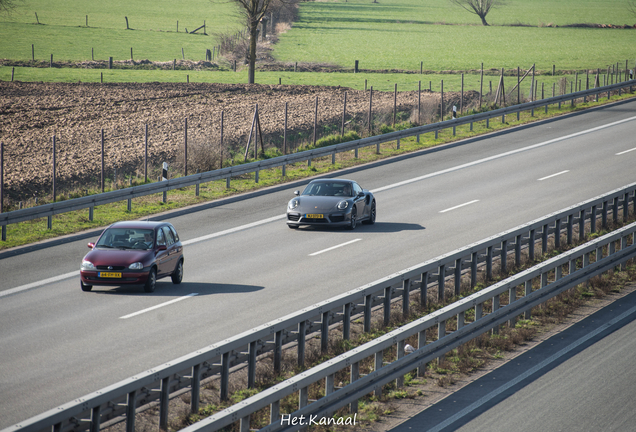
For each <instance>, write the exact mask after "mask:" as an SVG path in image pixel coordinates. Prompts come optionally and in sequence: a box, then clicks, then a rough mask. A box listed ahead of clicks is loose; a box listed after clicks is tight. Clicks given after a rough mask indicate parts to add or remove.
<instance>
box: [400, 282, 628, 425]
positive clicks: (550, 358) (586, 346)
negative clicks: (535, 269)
mask: <svg viewBox="0 0 636 432" xmlns="http://www.w3.org/2000/svg"><path fill="white" fill-rule="evenodd" d="M634 319H636V293H632V294H630V295H628V296H626V297H624V298H623V299H621V300H618V301H616V302H614V303H612V304H611V305H609V306H607V307H605V308H603V309H602V310H600V311H598V312H596V313H595V314H593V315H591V316H589V317H587V318H586V319H584V320H582V321H580V322H579V323H577V324H575V325H573V326H572V327H570V328H568V329H567V330H565V331H563V332H561V333H559V334H557V335H555V336H553V337H551V338H549V339H547V340H546V341H544V342H542V343H541V344H539V345H537V346H536V347H534V348H533V349H531V350H529V351H527V352H525V353H524V354H521V355H520V356H518V357H516V358H514V359H513V360H512V361H510V362H508V363H506V364H505V365H503V366H501V367H499V368H497V369H496V370H494V371H492V372H490V373H489V374H486V375H484V376H483V377H481V378H480V379H478V380H476V381H474V382H472V383H471V384H469V385H468V386H466V387H464V388H463V389H461V390H460V391H457V392H455V393H453V394H452V395H450V396H448V397H446V398H445V399H443V400H442V401H440V402H438V403H436V404H435V405H432V406H431V407H429V408H427V409H426V410H424V411H422V412H421V413H419V414H417V415H416V416H414V417H412V418H411V419H409V420H408V421H406V422H404V423H402V424H401V425H399V426H398V427H396V428H393V429H392V430H391V431H392V432H425V431H426V432H451V431H456V432H472V431H489V432H509V431H517V432H536V431H554V432H556V431H563V432H569V431H580V432H598V431H617V432H623V431H633V430H634V425H635V424H636V410H634V398H633V393H634V386H635V385H636V373H635V372H634V367H633V363H634V361H633V359H634V355H636V338H634V333H635V332H636V321H634Z"/></svg>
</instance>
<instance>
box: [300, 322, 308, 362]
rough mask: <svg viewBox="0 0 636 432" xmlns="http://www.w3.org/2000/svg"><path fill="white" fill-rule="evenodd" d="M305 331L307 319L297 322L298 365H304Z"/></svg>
mask: <svg viewBox="0 0 636 432" xmlns="http://www.w3.org/2000/svg"><path fill="white" fill-rule="evenodd" d="M306 333H307V321H302V322H299V323H298V366H304V365H305V335H306Z"/></svg>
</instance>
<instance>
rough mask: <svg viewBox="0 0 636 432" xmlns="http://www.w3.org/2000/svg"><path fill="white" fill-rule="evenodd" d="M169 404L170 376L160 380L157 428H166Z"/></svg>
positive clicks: (165, 429)
mask: <svg viewBox="0 0 636 432" xmlns="http://www.w3.org/2000/svg"><path fill="white" fill-rule="evenodd" d="M169 406H170V377H165V378H163V379H162V380H161V396H160V397H159V429H161V430H163V431H167V430H168V409H169Z"/></svg>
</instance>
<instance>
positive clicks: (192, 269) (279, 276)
mask: <svg viewBox="0 0 636 432" xmlns="http://www.w3.org/2000/svg"><path fill="white" fill-rule="evenodd" d="M635 127H636V102H630V103H622V104H617V105H613V106H611V107H606V108H603V109H596V110H593V111H589V112H586V113H582V114H578V115H571V116H567V117H564V118H562V119H560V120H555V121H546V122H541V123H539V124H535V125H532V126H527V127H521V128H518V129H516V130H515V131H510V132H504V133H496V134H493V135H491V136H488V137H482V138H479V139H472V140H467V141H463V142H460V143H456V144H453V145H448V146H445V147H444V148H438V149H435V150H431V151H426V152H420V153H418V154H414V155H410V156H407V157H400V158H396V159H395V160H393V161H391V162H388V161H385V162H381V163H376V164H372V165H371V166H367V167H362V168H360V169H357V170H353V171H351V172H348V173H347V174H346V175H344V177H348V178H352V179H354V180H357V181H358V182H359V183H360V184H361V185H362V186H363V187H364V188H367V189H370V190H372V191H374V193H375V194H376V197H377V202H378V222H377V223H376V224H375V225H373V226H366V225H365V226H361V227H360V228H358V229H356V230H355V231H353V232H352V231H344V230H339V229H338V230H335V229H334V230H328V229H322V230H317V229H300V230H290V229H288V228H287V227H286V225H285V223H284V219H283V216H282V215H283V214H284V211H285V206H286V203H287V201H288V200H289V199H290V198H291V197H292V196H293V194H292V192H293V190H294V189H298V188H302V187H301V186H297V185H296V186H292V187H289V188H287V187H283V188H278V190H275V191H273V192H272V193H269V194H260V195H258V196H255V197H252V198H250V199H247V200H231V202H226V203H224V204H222V205H218V206H203V207H200V208H199V209H198V211H197V209H190V210H189V211H181V212H177V213H174V214H172V215H171V216H170V217H169V220H170V221H171V222H172V223H173V224H174V226H175V227H177V230H178V231H179V233H180V236H181V238H182V240H183V241H184V243H185V256H186V261H185V277H184V282H183V283H182V284H181V285H178V286H174V285H172V283H171V282H170V281H169V279H168V280H164V281H160V282H159V283H158V285H157V290H156V292H155V293H153V294H145V293H144V292H143V290H142V289H141V288H114V289H105V288H101V287H95V288H94V290H93V292H89V293H84V292H82V291H80V287H79V276H78V268H79V264H80V262H81V259H82V257H83V255H84V254H85V253H86V252H87V251H88V248H87V247H86V243H87V242H88V241H89V240H94V239H95V238H96V236H93V237H90V238H89V239H87V238H83V239H80V240H76V241H73V239H72V238H71V239H69V241H67V242H65V243H62V244H56V243H54V244H53V245H51V246H50V247H44V246H46V245H42V247H39V246H38V247H36V248H32V249H34V250H32V251H30V252H28V253H22V254H17V255H13V253H0V275H1V276H0V428H3V427H6V426H10V425H12V424H14V423H17V422H18V421H20V420H23V419H25V418H28V417H31V416H33V415H36V414H39V413H41V412H43V411H45V410H47V409H50V408H53V407H55V406H58V405H60V404H62V403H65V402H68V401H70V400H73V399H74V398H77V397H79V396H82V395H85V394H87V393H89V392H91V391H95V390H97V389H99V388H102V387H105V386H107V385H110V384H113V383H114V382H116V381H119V380H121V379H125V378H128V377H130V376H132V375H134V374H135V373H137V372H139V371H144V370H147V369H149V368H151V367H153V366H156V365H159V364H162V363H165V362H166V361H169V360H172V359H174V358H176V357H179V356H181V355H184V354H187V353H189V352H192V351H194V350H196V349H198V348H201V347H204V346H207V345H210V344H212V343H215V342H217V341H219V340H222V339H223V338H226V337H228V336H232V335H235V334H237V333H239V332H242V331H245V330H248V329H250V328H252V327H254V326H256V325H260V324H263V323H265V322H267V321H270V320H272V319H275V318H278V317H280V316H283V315H286V314H288V313H291V312H293V311H296V310H298V309H300V308H302V307H305V306H308V305H311V304H314V303H316V302H318V301H322V300H325V299H327V298H329V297H332V296H334V295H337V294H340V293H342V292H345V291H348V290H351V289H353V288H356V287H358V286H360V285H363V284H366V283H369V282H372V281H374V280H377V279H379V278H381V277H383V276H386V275H387V274H390V273H393V272H395V271H398V270H401V269H403V268H406V267H409V266H412V265H415V264H418V263H420V262H423V261H425V260H427V259H430V258H434V257H436V256H439V255H441V254H443V253H446V252H449V251H451V250H454V249H456V248H458V247H461V246H463V245H465V244H468V243H471V242H474V241H478V240H481V239H483V238H485V237H487V236H490V235H492V234H495V233H498V232H501V231H503V230H506V229H509V228H512V227H514V226H517V225H519V224H522V223H525V222H528V221H530V220H532V219H535V218H537V217H540V216H543V215H545V214H548V213H551V212H553V211H556V210H560V209H562V208H564V207H567V206H569V205H573V204H576V203H578V202H580V201H583V200H586V199H589V198H591V197H594V196H597V195H600V194H602V193H605V192H608V191H610V190H612V189H615V188H618V187H621V186H624V185H626V184H629V183H632V182H633V181H634V175H633V172H634V170H633V167H634V163H635V161H636V151H630V150H634V149H636V141H635V140H634V130H635ZM96 211H99V209H96ZM352 240H357V241H355V242H353V243H350V244H347V245H344V246H341V247H338V248H334V249H331V250H329V251H327V252H324V253H320V254H316V252H322V251H325V250H326V249H329V248H332V247H334V246H338V245H343V244H344V243H347V242H351V241H352ZM195 293H196V295H192V296H189V295H191V294H195ZM186 296H189V297H186ZM176 299H180V301H178V302H174V303H171V304H168V305H164V303H166V302H169V301H171V300H176ZM162 305H163V306H162ZM157 306H161V307H157ZM153 307H156V308H154V309H152V310H148V309H149V308H153Z"/></svg>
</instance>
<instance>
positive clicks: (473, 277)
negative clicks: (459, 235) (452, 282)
mask: <svg viewBox="0 0 636 432" xmlns="http://www.w3.org/2000/svg"><path fill="white" fill-rule="evenodd" d="M477 259H478V256H477V252H473V253H472V254H471V255H470V287H471V288H475V285H477Z"/></svg>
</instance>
